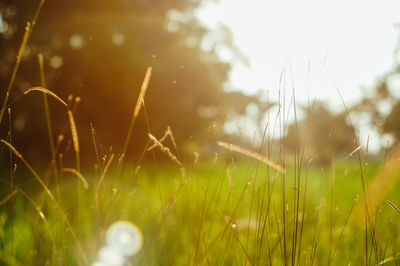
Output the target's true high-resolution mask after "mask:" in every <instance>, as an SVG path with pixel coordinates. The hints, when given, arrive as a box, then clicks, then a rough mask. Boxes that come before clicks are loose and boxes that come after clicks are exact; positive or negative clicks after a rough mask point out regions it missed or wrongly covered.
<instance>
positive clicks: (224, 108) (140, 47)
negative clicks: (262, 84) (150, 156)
mask: <svg viewBox="0 0 400 266" xmlns="http://www.w3.org/2000/svg"><path fill="white" fill-rule="evenodd" d="M199 3H200V2H199V1H187V0H170V1H165V0H162V1H155V0H154V1H108V0H96V1H63V2H59V1H47V2H45V4H44V6H43V9H42V13H41V14H40V17H39V21H38V23H37V25H36V26H35V28H34V31H33V34H32V37H31V40H30V42H29V46H28V48H27V49H26V52H25V54H24V57H23V61H22V64H21V67H20V71H19V72H18V76H17V80H16V83H15V88H13V90H12V93H11V101H10V102H11V103H12V104H11V108H12V111H13V118H14V121H13V122H14V128H15V130H16V131H17V133H18V136H17V138H16V139H15V142H17V143H18V145H19V146H23V147H24V148H25V149H27V152H28V153H36V154H37V152H36V151H37V150H39V149H40V148H41V147H43V145H45V144H46V145H47V143H44V142H43V141H42V139H39V140H38V139H36V136H38V135H40V132H44V130H45V124H44V123H43V119H42V118H43V114H42V113H41V112H42V111H41V110H42V109H43V107H42V101H41V99H40V98H34V97H21V94H22V92H23V91H25V90H26V89H28V88H29V87H30V86H35V85H40V81H39V79H38V77H39V67H38V63H37V55H38V53H43V54H44V58H45V74H46V79H47V88H48V89H50V90H52V91H54V92H56V93H57V94H58V95H60V96H61V97H62V98H63V99H65V100H66V99H67V96H68V95H69V94H73V95H74V96H79V97H80V98H81V99H82V103H84V104H79V107H78V108H77V112H78V113H79V115H78V116H77V117H78V119H77V124H78V127H79V130H80V132H79V134H80V138H81V140H82V141H81V142H82V145H83V148H82V153H83V154H85V153H86V154H87V153H90V154H92V153H93V149H92V147H91V145H90V143H91V142H90V140H91V134H90V127H89V123H90V122H92V123H93V124H94V128H95V129H96V131H97V132H100V133H99V138H100V141H101V143H103V144H104V145H105V146H106V147H109V146H116V147H120V146H122V142H123V139H124V137H125V134H126V131H127V129H128V121H129V117H130V116H131V113H132V111H133V106H134V103H135V100H136V98H137V94H138V91H139V88H140V84H141V81H142V80H143V77H144V73H145V71H146V68H147V67H148V66H152V67H153V76H152V79H151V82H150V87H149V91H148V93H147V95H146V99H145V109H146V114H145V113H144V112H143V114H142V115H141V116H140V117H139V119H138V121H137V123H136V130H135V136H134V138H135V141H134V142H132V145H131V146H130V153H131V154H133V153H138V152H140V151H142V150H143V148H144V146H145V144H146V143H147V141H148V138H147V133H148V131H149V130H150V131H151V132H152V133H153V134H155V135H156V136H161V135H162V134H163V133H164V131H165V129H166V127H167V126H168V125H169V126H171V128H172V130H173V132H174V134H175V135H176V138H177V139H179V140H180V141H181V142H183V143H185V142H188V141H189V139H193V140H194V139H202V140H204V138H206V133H207V130H208V129H209V128H210V127H211V126H213V125H216V126H217V131H218V132H220V133H221V134H222V133H223V132H222V125H223V123H224V121H225V120H226V119H227V117H228V114H229V115H230V114H231V113H232V112H234V113H240V112H244V111H243V110H245V106H246V105H247V104H249V103H251V102H253V103H256V104H258V102H259V101H258V98H257V97H246V96H244V95H243V94H241V93H233V94H231V93H228V92H226V91H225V90H224V89H223V87H224V84H225V82H226V79H227V74H228V71H229V69H230V65H229V64H228V63H225V62H221V61H220V60H219V58H218V56H217V54H216V52H215V47H216V46H217V45H218V42H217V41H213V40H212V39H211V41H213V42H214V44H213V45H212V46H211V48H210V49H208V50H206V49H203V46H202V45H203V43H204V41H205V39H206V37H207V38H208V35H207V34H208V31H207V30H206V29H205V28H203V26H202V25H200V24H199V23H198V21H197V20H196V18H195V17H194V14H193V10H194V9H195V8H196V7H197V6H198V5H199ZM36 5H37V1H5V2H4V4H2V11H1V12H2V14H4V15H3V18H4V21H5V22H6V23H7V25H8V29H9V30H8V31H7V32H6V33H4V34H2V35H0V42H1V45H0V53H1V54H2V58H3V59H4V60H2V61H1V69H2V71H1V72H2V73H1V77H2V78H1V83H0V86H1V87H2V88H4V87H6V86H7V82H8V77H9V76H10V72H11V69H12V67H13V64H14V61H15V53H16V50H17V47H18V46H19V43H20V42H21V36H22V35H23V31H24V26H25V24H26V21H28V20H31V18H32V16H33V13H34V10H35V8H36ZM207 40H208V41H210V38H208V39H207ZM222 42H223V40H222ZM226 43H227V42H225V43H224V45H226ZM227 48H229V47H227ZM2 97H3V95H2ZM231 99H233V100H234V104H231ZM50 109H51V111H52V116H53V117H52V120H53V121H52V122H53V127H54V131H55V132H56V134H55V136H54V138H56V137H57V134H59V133H65V131H63V129H64V128H65V119H66V118H65V110H64V109H61V108H60V107H59V106H58V105H57V103H54V102H53V101H50ZM14 110H15V111H14ZM146 116H147V117H146ZM177 118H179V119H177ZM147 121H150V122H149V124H148V122H147ZM15 124H17V125H15ZM4 127H5V125H4V123H3V128H4ZM5 130H6V129H5V128H4V134H3V136H5ZM117 152H120V151H117Z"/></svg>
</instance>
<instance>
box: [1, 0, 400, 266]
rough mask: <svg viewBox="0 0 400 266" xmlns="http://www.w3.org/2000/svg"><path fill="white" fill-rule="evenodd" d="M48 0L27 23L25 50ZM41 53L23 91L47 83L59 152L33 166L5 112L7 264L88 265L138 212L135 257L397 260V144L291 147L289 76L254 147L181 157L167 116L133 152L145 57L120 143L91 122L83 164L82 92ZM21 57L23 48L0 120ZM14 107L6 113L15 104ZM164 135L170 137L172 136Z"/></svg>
mask: <svg viewBox="0 0 400 266" xmlns="http://www.w3.org/2000/svg"><path fill="white" fill-rule="evenodd" d="M43 2H44V1H41V2H40V5H39V8H38V10H37V12H36V14H35V17H34V19H33V21H32V22H31V23H29V24H28V27H27V29H26V33H25V35H24V38H23V41H22V44H21V47H20V49H19V53H18V54H19V55H20V54H22V53H23V50H24V47H25V46H26V44H27V42H28V39H29V36H30V34H31V32H32V28H33V26H34V24H35V21H36V19H37V16H38V14H39V11H40V9H41V7H42V5H43ZM38 59H39V68H40V74H41V77H40V78H41V87H33V88H31V89H29V90H28V91H26V92H25V94H28V93H31V92H40V93H43V96H44V97H43V104H44V105H43V107H44V109H45V121H44V122H45V123H46V124H47V134H48V136H49V144H50V150H51V154H52V159H51V161H50V162H48V168H47V170H46V171H45V173H44V174H41V173H39V171H37V170H35V169H34V167H33V166H32V165H34V162H30V161H29V158H25V157H24V156H23V150H17V148H16V147H14V145H13V138H12V125H11V122H10V124H9V132H8V135H7V137H6V138H5V139H2V140H1V143H2V147H3V148H4V149H3V152H2V153H1V155H2V156H7V154H5V151H6V150H7V149H8V150H9V151H10V153H9V155H8V156H9V158H10V165H9V167H8V168H6V169H4V171H2V172H3V176H1V178H0V181H1V183H2V185H3V186H2V188H4V189H3V190H2V191H1V192H2V193H1V195H0V196H1V197H0V262H1V263H2V264H6V265H90V264H91V263H92V262H93V261H95V260H96V256H97V251H98V249H99V248H100V247H101V246H102V245H103V242H104V234H105V231H106V229H107V227H108V226H109V225H110V224H112V223H113V222H115V221H117V220H129V221H133V222H134V223H136V224H137V225H138V226H139V227H140V228H141V230H142V231H143V235H144V246H143V247H142V250H141V252H140V253H139V254H137V255H136V256H135V257H133V258H132V260H131V261H130V262H129V263H130V264H131V265H354V264H356V265H358V264H361V265H381V264H388V265H390V263H391V264H394V265H396V264H397V260H400V253H398V244H399V241H400V238H399V237H398V235H399V231H400V215H399V209H398V207H397V204H398V202H399V197H398V193H397V192H398V191H399V189H400V187H399V184H397V183H396V180H397V178H398V173H399V172H400V169H399V166H398V157H399V156H400V155H399V151H395V152H394V153H393V154H392V155H391V156H387V158H386V156H385V160H384V162H382V163H374V162H368V161H367V159H366V158H367V156H366V155H367V152H366V154H365V156H362V154H361V152H362V151H363V149H361V146H360V145H359V144H358V143H356V145H355V147H354V151H353V152H352V153H351V154H349V156H348V157H347V158H345V159H340V158H334V156H333V153H332V158H331V163H330V165H329V166H326V167H324V168H320V167H315V166H313V164H312V162H311V161H312V160H311V159H312V158H308V157H307V152H306V151H307V145H306V144H304V143H302V140H301V139H300V138H299V136H297V142H296V149H295V151H294V152H292V153H289V152H288V151H287V150H286V148H285V143H284V138H283V137H284V135H285V130H286V129H287V115H288V114H287V112H290V111H291V109H293V110H292V112H294V115H295V118H296V119H295V123H297V113H296V101H295V97H294V86H293V85H292V86H293V97H292V101H291V102H290V103H289V105H287V103H286V102H285V101H284V100H283V101H282V102H279V110H278V113H277V114H276V116H275V117H273V118H271V116H270V114H268V117H269V121H270V122H269V123H268V124H267V125H266V127H265V132H264V135H263V136H262V141H261V144H260V145H259V146H258V147H256V148H253V149H249V148H248V147H246V148H244V147H240V146H237V145H235V144H230V143H226V142H223V140H221V141H220V142H218V145H219V146H220V147H218V145H217V143H216V145H215V151H216V154H215V155H211V154H209V153H203V152H202V151H201V150H199V151H197V152H196V153H195V154H194V161H190V160H187V159H186V160H183V159H182V158H181V156H179V155H180V152H178V150H179V147H178V146H177V145H176V142H175V138H174V136H173V133H172V132H173V131H172V130H173V129H171V128H169V127H168V128H167V129H166V132H165V134H164V136H162V137H158V136H154V135H153V134H152V132H148V136H149V141H148V143H147V145H146V149H145V151H144V152H143V154H142V156H141V157H140V159H139V160H138V161H137V162H135V163H127V160H126V161H125V157H126V154H127V152H128V147H129V143H130V141H131V138H132V134H134V125H135V121H136V118H137V117H138V116H139V115H146V113H145V112H143V113H144V114H141V113H140V110H141V108H142V105H143V103H144V101H145V93H146V90H147V89H148V85H149V82H150V78H151V74H152V73H151V71H152V69H151V67H149V68H148V69H147V72H146V75H145V79H144V81H143V84H142V87H141V89H140V91H139V96H138V100H137V103H136V106H135V107H134V112H133V115H132V119H131V121H130V123H129V129H128V132H127V135H126V138H125V141H124V145H123V147H122V152H121V153H112V152H111V149H110V151H109V152H108V153H106V154H100V153H99V151H98V150H97V139H96V133H95V130H94V128H93V126H92V125H91V130H92V136H93V146H94V148H95V151H96V157H97V158H96V159H97V164H96V165H95V166H93V167H92V166H91V165H83V166H81V165H80V148H79V137H78V129H77V127H76V124H75V119H74V116H76V115H79V114H76V109H77V105H78V103H79V102H80V98H79V97H77V98H75V100H74V99H73V97H71V98H70V99H69V100H68V101H67V102H65V101H64V100H62V99H61V98H59V97H58V96H57V95H55V94H54V93H53V92H51V91H50V90H48V89H46V88H45V86H46V82H45V73H44V65H43V56H41V55H39V57H38ZM19 64H20V56H18V57H17V60H16V65H15V68H14V70H13V72H12V76H11V79H10V85H9V87H8V89H7V91H6V94H5V100H4V103H3V105H2V108H1V110H0V122H2V120H3V119H2V118H3V114H4V112H5V109H6V108H7V101H8V95H9V92H10V90H11V88H12V87H13V84H14V79H15V75H16V73H17V71H18V67H19ZM285 75H286V72H285V71H283V72H282V76H281V82H280V88H279V95H280V97H279V98H280V99H281V93H282V95H283V97H282V99H285V98H286V97H285V86H286V78H285ZM150 89H151V88H150ZM47 96H51V99H55V100H57V101H58V102H60V103H61V104H63V105H65V106H66V107H67V108H66V116H67V118H68V119H67V124H66V125H65V129H64V130H63V132H53V129H52V123H51V115H50V114H51V113H50V110H49V107H48V103H47V101H48V99H47ZM143 107H144V105H143ZM8 114H9V118H10V121H11V110H10V109H8ZM146 118H147V117H146ZM68 127H69V130H70V131H69V133H68V130H67V129H68ZM275 132H278V133H279V138H278V139H276V138H274V136H275ZM57 133H58V134H59V135H58V138H57V141H55V139H54V136H55V134H57ZM333 133H334V132H333ZM167 138H169V139H170V140H171V142H172V143H173V145H172V147H168V145H166V144H165V142H164V140H166V139H167ZM349 138H356V136H355V135H354V136H349ZM67 141H69V142H70V143H71V144H72V149H73V151H74V153H75V154H74V157H75V158H74V159H75V165H74V167H66V163H65V157H67V152H66V151H61V150H59V147H60V144H61V143H62V142H67ZM329 145H330V144H329V143H327V146H329ZM367 145H368V144H367ZM367 149H368V148H367ZM154 150H157V151H159V153H157V154H156V153H155V156H153V157H152V158H153V161H151V160H150V161H149V160H148V161H144V160H142V158H143V156H145V155H146V154H147V153H153V152H154ZM161 156H162V157H161ZM17 168H18V171H16V170H17ZM20 169H23V170H20ZM6 173H9V175H10V176H9V177H8V176H7V175H8V174H6ZM21 179H23V180H24V181H23V182H22V181H20V180H21Z"/></svg>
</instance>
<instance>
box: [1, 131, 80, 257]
mask: <svg viewBox="0 0 400 266" xmlns="http://www.w3.org/2000/svg"><path fill="white" fill-rule="evenodd" d="M0 142H2V143H3V144H4V145H6V146H7V147H8V148H9V149H10V150H11V151H12V152H13V153H14V155H15V156H17V157H18V158H19V159H20V160H21V161H22V162H23V164H24V165H25V166H26V167H27V168H28V170H29V172H31V174H32V175H33V176H34V177H35V179H36V180H37V181H38V182H39V184H40V185H41V186H42V188H43V190H44V191H45V192H46V194H47V196H48V197H49V198H50V200H51V201H52V202H53V204H54V206H55V207H56V209H57V210H58V211H59V213H60V216H61V217H62V218H63V220H64V222H65V224H66V225H67V227H68V229H69V230H70V232H71V234H72V236H73V238H74V239H75V242H76V245H77V247H78V250H79V253H80V255H81V258H82V260H83V262H84V263H85V264H86V265H87V264H88V260H87V258H86V254H85V252H84V251H83V248H82V245H81V243H80V241H79V239H78V237H77V235H76V233H75V231H74V230H73V228H72V226H71V223H70V222H69V219H68V217H67V215H66V214H65V212H64V211H63V209H62V208H61V206H60V205H59V204H58V202H57V200H56V198H55V197H54V196H53V193H51V191H50V189H49V188H48V187H47V185H46V184H45V183H44V182H43V180H42V178H41V177H40V176H39V174H38V173H37V172H36V171H35V170H34V169H33V167H32V166H31V165H30V164H29V163H28V162H27V161H26V160H25V158H24V157H23V156H22V154H21V153H19V151H18V150H17V149H16V148H15V147H14V146H12V145H11V144H10V143H9V142H7V141H5V140H3V139H1V140H0Z"/></svg>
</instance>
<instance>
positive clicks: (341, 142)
mask: <svg viewBox="0 0 400 266" xmlns="http://www.w3.org/2000/svg"><path fill="white" fill-rule="evenodd" d="M354 130H355V129H354V128H353V127H352V126H351V125H349V123H348V121H347V120H346V115H345V114H343V113H341V114H334V113H332V112H331V111H330V110H329V109H328V107H327V106H326V104H325V103H323V102H315V103H314V105H313V106H312V108H310V109H304V119H303V120H301V121H298V122H297V124H296V123H293V124H291V125H289V127H288V130H287V131H288V132H287V136H286V138H285V145H287V146H288V147H289V148H290V149H291V150H292V151H295V150H296V149H297V151H302V150H304V149H306V150H307V153H308V154H306V155H307V157H308V158H313V160H314V162H316V163H318V164H323V165H324V164H328V163H330V161H331V159H332V155H334V156H346V155H348V154H349V153H350V152H351V151H352V150H354V149H355V148H356V147H355V145H354Z"/></svg>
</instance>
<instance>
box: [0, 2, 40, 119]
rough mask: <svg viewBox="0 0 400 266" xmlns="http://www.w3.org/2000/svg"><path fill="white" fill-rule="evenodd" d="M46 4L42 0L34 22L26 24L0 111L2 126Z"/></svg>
mask: <svg viewBox="0 0 400 266" xmlns="http://www.w3.org/2000/svg"><path fill="white" fill-rule="evenodd" d="M44 2H45V0H41V1H40V2H39V6H38V7H37V9H36V12H35V15H34V16H33V19H32V21H31V22H27V23H26V27H25V33H24V36H23V38H22V43H21V46H20V47H19V50H18V53H17V58H16V61H15V65H14V68H13V71H12V74H11V78H10V82H9V83H8V87H7V90H6V94H5V96H4V99H3V103H2V106H1V109H0V124H1V122H2V121H3V115H4V112H5V110H6V108H7V102H8V97H9V96H10V92H11V89H12V87H13V86H14V82H15V78H16V76H17V72H18V69H19V65H20V63H21V59H22V56H23V53H24V51H25V48H26V45H27V43H28V40H29V37H30V36H31V34H32V31H33V29H34V27H35V25H36V22H37V19H38V17H39V14H40V10H41V9H42V6H43V4H44Z"/></svg>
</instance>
